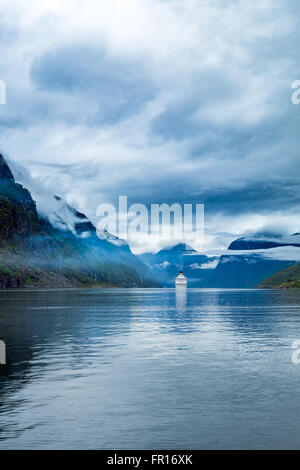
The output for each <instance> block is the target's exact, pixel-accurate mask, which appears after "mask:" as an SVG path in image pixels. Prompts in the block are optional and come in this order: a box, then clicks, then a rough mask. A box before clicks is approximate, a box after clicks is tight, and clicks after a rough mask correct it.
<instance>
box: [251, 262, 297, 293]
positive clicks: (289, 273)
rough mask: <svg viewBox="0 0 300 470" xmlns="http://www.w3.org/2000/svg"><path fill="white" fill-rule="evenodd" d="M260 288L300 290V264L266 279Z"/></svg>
mask: <svg viewBox="0 0 300 470" xmlns="http://www.w3.org/2000/svg"><path fill="white" fill-rule="evenodd" d="M258 287H265V288H266V287H267V288H282V289H290V288H292V289H295V288H300V263H297V264H295V265H293V266H290V267H289V268H286V269H283V270H282V271H279V272H278V273H276V274H273V276H271V277H269V278H267V279H265V280H264V281H263V282H262V283H261V284H259V286H258Z"/></svg>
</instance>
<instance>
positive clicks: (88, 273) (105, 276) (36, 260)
mask: <svg viewBox="0 0 300 470" xmlns="http://www.w3.org/2000/svg"><path fill="white" fill-rule="evenodd" d="M54 199H55V200H56V201H57V202H58V203H59V205H58V210H57V211H56V212H55V214H53V220H50V219H51V218H50V219H49V218H47V217H45V216H41V215H39V214H38V212H37V209H36V204H35V202H34V201H33V199H32V197H31V194H30V192H29V191H28V190H27V189H25V188H24V187H23V186H22V185H20V184H18V183H16V182H15V179H14V177H13V174H12V172H11V170H10V168H9V166H8V165H7V163H6V161H5V159H4V158H3V156H2V155H0V287H2V288H10V287H80V286H86V287H88V286H122V287H153V286H159V284H158V282H157V281H156V280H155V278H154V276H153V275H152V273H151V272H150V271H149V270H148V269H147V268H146V266H145V265H144V264H143V263H142V262H141V261H140V260H139V259H138V258H137V257H136V256H135V255H134V254H133V253H132V252H131V250H130V248H129V246H128V245H127V243H126V242H124V243H123V242H121V241H118V240H113V241H114V242H113V243H111V242H110V241H109V240H108V239H107V238H105V237H104V239H99V238H98V236H97V233H96V229H95V227H94V226H93V224H92V223H91V222H90V221H89V220H88V219H87V218H86V216H85V215H84V214H82V213H80V212H78V211H77V210H76V209H74V208H72V207H70V206H69V205H68V204H66V203H65V202H64V201H63V200H62V199H61V198H59V197H58V196H55V197H54Z"/></svg>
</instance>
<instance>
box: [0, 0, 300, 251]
mask: <svg viewBox="0 0 300 470" xmlns="http://www.w3.org/2000/svg"><path fill="white" fill-rule="evenodd" d="M299 10H300V5H299V2H296V1H294V0H287V1H281V0H278V1H276V2H275V1H273V0H262V1H260V2H244V1H242V0H236V1H235V2H226V1H225V0H215V1H214V2H212V1H211V0H190V1H189V2H186V1H183V0H174V1H172V2H171V1H163V0H127V1H126V8H125V5H124V2H123V1H121V0H102V1H101V2H97V1H93V0H86V1H85V2H84V4H82V2H79V1H77V0H74V1H72V2H71V1H69V0H65V1H64V2H61V1H58V0H53V1H52V2H50V1H49V2H48V1H45V2H36V1H34V0H29V1H28V2H26V5H25V4H24V2H21V1H20V0H18V1H16V0H10V1H6V0H4V1H3V2H2V3H1V9H0V25H1V28H0V30H1V43H0V54H1V66H0V79H1V80H4V81H5V82H6V85H7V104H6V105H5V106H2V107H1V108H0V142H1V151H2V152H3V153H4V155H8V156H9V157H10V158H11V159H12V160H16V162H17V163H19V164H20V163H21V164H22V165H23V166H25V167H26V168H27V169H28V172H29V173H30V175H31V177H33V178H34V180H38V181H39V182H40V185H41V186H45V185H46V186H47V188H56V187H58V188H59V189H60V193H61V195H62V196H63V197H64V198H66V199H67V200H68V202H70V203H72V204H74V205H75V206H76V207H78V208H79V209H80V210H81V211H83V212H85V213H87V215H88V216H89V217H91V218H95V212H96V208H97V206H98V205H99V204H100V203H102V202H111V203H114V204H116V203H117V200H118V196H119V195H121V194H126V195H128V199H129V204H132V203H135V202H137V203H139V202H141V203H145V204H146V205H150V204H151V203H162V202H166V203H169V204H172V203H174V202H179V203H182V204H183V203H205V206H206V207H205V209H206V244H205V247H203V246H202V249H204V248H205V249H207V250H210V249H216V250H217V249H224V248H226V247H227V246H228V244H229V243H230V241H232V240H233V239H234V238H236V237H238V236H241V235H243V234H244V233H247V231H249V230H253V231H254V232H255V231H256V230H260V229H261V228H262V227H263V226H264V225H268V224H270V223H273V222H272V221H274V220H275V219H276V220H277V221H278V222H277V225H281V226H284V227H285V230H286V231H287V232H288V231H296V230H298V229H299V225H298V224H299V222H298V220H297V217H298V214H299V208H300V189H299V176H300V175H299V163H298V162H299V128H300V107H297V106H295V105H293V104H292V103H291V94H292V90H291V83H292V82H293V81H294V80H296V79H300V65H299V60H298V51H297V44H298V43H299V36H300V33H299V29H298V25H297V22H296V18H297V14H299V13H300V12H299ZM28 181H29V180H28ZM29 184H32V186H33V187H35V183H33V182H32V181H31V182H30V181H29ZM298 219H299V217H298ZM192 242H193V243H192ZM190 243H191V244H192V245H193V246H195V247H196V248H197V247H199V248H201V245H200V242H199V240H197V237H195V239H194V240H191V241H190ZM133 244H134V247H133V248H136V249H137V250H143V248H144V249H145V250H146V251H148V250H152V249H156V248H158V247H159V246H160V241H158V240H153V239H151V240H150V239H147V238H145V239H144V238H143V239H141V240H140V241H137V240H135V241H134V242H133Z"/></svg>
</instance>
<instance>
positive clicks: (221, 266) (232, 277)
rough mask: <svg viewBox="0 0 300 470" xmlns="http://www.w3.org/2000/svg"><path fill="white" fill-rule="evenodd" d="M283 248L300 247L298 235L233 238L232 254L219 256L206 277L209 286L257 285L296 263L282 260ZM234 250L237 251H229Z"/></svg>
mask: <svg viewBox="0 0 300 470" xmlns="http://www.w3.org/2000/svg"><path fill="white" fill-rule="evenodd" d="M283 247H300V235H299V234H298V233H296V234H294V235H291V236H288V237H281V236H274V235H273V236H271V235H265V236H264V235H263V234H257V235H256V236H254V237H252V238H239V239H237V240H235V241H234V242H232V243H231V244H230V245H229V247H228V250H230V251H231V253H228V254H225V255H222V256H221V257H220V260H219V262H218V265H217V266H216V269H215V270H214V271H213V274H212V276H211V278H210V279H209V282H208V287H216V288H253V287H255V286H257V285H258V284H260V283H261V282H262V281H263V280H264V279H266V278H268V277H270V276H272V275H273V274H274V273H276V272H278V271H280V270H282V269H284V268H287V267H289V266H292V265H294V264H295V263H296V260H291V259H287V260H286V259H281V256H280V254H281V249H282V248H283ZM270 250H272V257H271V256H269V254H270ZM235 251H236V252H237V253H232V252H235ZM238 251H239V253H238ZM277 253H278V255H277ZM276 256H277V257H278V259H276Z"/></svg>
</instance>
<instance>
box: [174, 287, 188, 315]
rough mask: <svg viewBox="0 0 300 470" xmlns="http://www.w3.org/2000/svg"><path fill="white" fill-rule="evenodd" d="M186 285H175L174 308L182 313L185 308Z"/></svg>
mask: <svg viewBox="0 0 300 470" xmlns="http://www.w3.org/2000/svg"><path fill="white" fill-rule="evenodd" d="M186 291H187V289H186V286H177V287H176V310H177V312H178V313H184V312H185V309H186Z"/></svg>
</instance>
